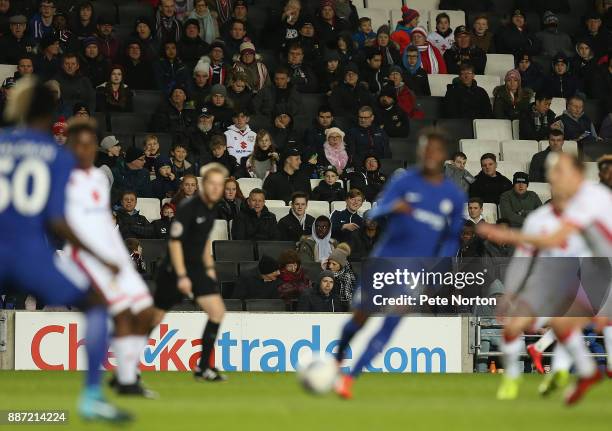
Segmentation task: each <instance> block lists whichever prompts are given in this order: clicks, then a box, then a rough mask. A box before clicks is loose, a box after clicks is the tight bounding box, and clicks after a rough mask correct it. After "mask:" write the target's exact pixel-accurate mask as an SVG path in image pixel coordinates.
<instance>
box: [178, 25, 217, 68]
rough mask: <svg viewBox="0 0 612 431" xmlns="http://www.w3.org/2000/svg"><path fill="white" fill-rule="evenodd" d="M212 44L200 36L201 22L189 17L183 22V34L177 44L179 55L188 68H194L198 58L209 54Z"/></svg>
mask: <svg viewBox="0 0 612 431" xmlns="http://www.w3.org/2000/svg"><path fill="white" fill-rule="evenodd" d="M209 47H210V45H209V44H208V43H206V42H204V41H203V40H202V39H201V38H200V22H199V21H198V20H197V19H192V18H190V19H188V20H186V21H185V22H184V23H183V36H182V37H181V40H180V41H179V43H178V44H177V48H178V52H179V57H180V59H181V60H183V62H184V63H185V65H186V66H187V68H189V69H190V70H193V68H194V67H195V65H196V64H197V62H198V60H200V58H201V57H202V56H204V55H206V54H208V51H209V49H210V48H209Z"/></svg>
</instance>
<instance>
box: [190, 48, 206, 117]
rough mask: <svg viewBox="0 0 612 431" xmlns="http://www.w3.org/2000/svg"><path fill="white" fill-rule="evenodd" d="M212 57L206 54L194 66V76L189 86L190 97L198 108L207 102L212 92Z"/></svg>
mask: <svg viewBox="0 0 612 431" xmlns="http://www.w3.org/2000/svg"><path fill="white" fill-rule="evenodd" d="M210 82H211V80H210V58H209V57H207V56H204V57H202V58H200V59H199V60H198V62H197V63H196V65H195V67H194V68H193V78H192V79H191V81H190V83H191V85H190V86H189V98H190V99H191V100H192V101H193V105H194V107H195V108H196V109H200V108H202V107H203V106H204V103H206V98H207V97H208V95H209V94H210V89H211V84H210Z"/></svg>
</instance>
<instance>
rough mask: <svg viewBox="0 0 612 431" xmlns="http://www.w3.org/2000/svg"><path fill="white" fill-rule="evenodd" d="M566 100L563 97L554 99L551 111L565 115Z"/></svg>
mask: <svg viewBox="0 0 612 431" xmlns="http://www.w3.org/2000/svg"><path fill="white" fill-rule="evenodd" d="M566 103H567V102H566V100H565V99H564V98H563V97H553V100H552V103H551V104H550V109H551V111H553V112H554V113H555V114H557V115H561V114H563V111H565V105H566Z"/></svg>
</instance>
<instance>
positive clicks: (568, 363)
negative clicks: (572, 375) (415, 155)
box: [551, 343, 572, 372]
mask: <svg viewBox="0 0 612 431" xmlns="http://www.w3.org/2000/svg"><path fill="white" fill-rule="evenodd" d="M571 367H572V357H571V356H570V354H569V353H568V352H567V349H566V348H565V346H564V345H563V343H557V345H556V346H555V350H554V352H553V359H552V364H551V368H552V371H553V372H557V371H569V369H570V368H571Z"/></svg>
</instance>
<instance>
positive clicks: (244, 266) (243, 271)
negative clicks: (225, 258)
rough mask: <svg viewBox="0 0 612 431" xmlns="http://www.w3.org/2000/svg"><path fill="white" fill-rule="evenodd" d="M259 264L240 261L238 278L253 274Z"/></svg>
mask: <svg viewBox="0 0 612 431" xmlns="http://www.w3.org/2000/svg"><path fill="white" fill-rule="evenodd" d="M258 265H259V262H258V261H256V260H249V261H240V262H239V263H238V274H239V275H240V277H243V276H245V275H250V274H253V273H254V272H257V270H258Z"/></svg>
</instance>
